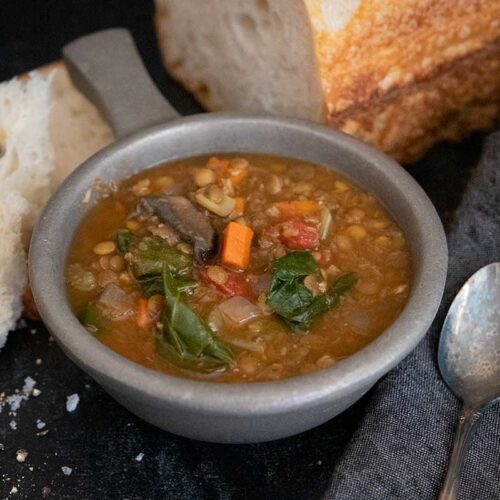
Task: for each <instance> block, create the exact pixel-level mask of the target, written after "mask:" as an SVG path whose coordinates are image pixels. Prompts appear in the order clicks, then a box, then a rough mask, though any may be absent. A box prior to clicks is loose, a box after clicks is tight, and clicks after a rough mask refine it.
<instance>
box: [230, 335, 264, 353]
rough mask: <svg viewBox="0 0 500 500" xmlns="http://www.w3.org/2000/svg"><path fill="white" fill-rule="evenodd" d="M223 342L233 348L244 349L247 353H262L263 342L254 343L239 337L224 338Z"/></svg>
mask: <svg viewBox="0 0 500 500" xmlns="http://www.w3.org/2000/svg"><path fill="white" fill-rule="evenodd" d="M224 342H226V343H227V344H229V345H232V346H235V347H241V348H242V349H246V350H247V351H252V352H264V344H263V342H256V341H252V340H248V339H242V338H240V337H230V336H227V337H225V338H224Z"/></svg>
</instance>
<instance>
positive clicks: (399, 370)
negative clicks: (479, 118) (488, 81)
mask: <svg viewBox="0 0 500 500" xmlns="http://www.w3.org/2000/svg"><path fill="white" fill-rule="evenodd" d="M449 188H450V189H453V179H450V184H449ZM447 237H448V245H449V256H450V261H449V269H448V272H449V274H448V279H447V284H446V290H445V294H444V299H443V302H442V304H441V308H440V310H439V313H438V315H437V317H436V320H435V321H434V324H433V326H432V327H431V329H430V331H429V332H428V334H427V336H426V337H425V339H424V340H423V341H422V342H421V344H420V345H419V346H418V347H417V349H416V350H415V351H414V352H413V353H412V354H411V355H410V356H409V357H408V358H407V359H405V360H404V361H403V362H402V363H400V364H399V365H398V366H397V367H396V368H395V369H394V370H392V371H391V372H390V373H389V374H388V375H387V376H386V377H385V378H384V379H383V380H382V381H381V382H379V383H378V384H377V386H376V387H375V388H374V389H373V390H372V392H371V395H370V396H369V398H370V399H369V401H368V402H367V404H366V406H365V413H364V416H363V417H362V419H361V421H360V424H359V426H358V428H357V429H356V431H355V433H354V435H353V436H352V438H351V440H350V442H349V444H348V445H347V447H346V448H345V451H344V453H343V455H342V457H341V459H340V460H339V461H338V462H337V465H336V467H335V471H334V474H333V477H332V481H331V486H330V489H329V492H328V493H327V498H332V499H335V500H352V499H355V500H363V499H370V500H371V499H400V498H401V499H418V500H420V499H422V500H424V499H434V498H436V496H437V494H438V491H439V487H440V485H441V482H442V481H443V478H444V473H445V469H446V466H447V461H448V455H449V451H450V446H451V442H452V438H453V433H454V428H455V423H456V419H457V416H458V411H459V402H458V401H457V400H456V399H455V397H454V396H453V395H452V393H451V392H450V391H449V390H448V389H447V387H446V386H445V385H444V383H443V382H442V380H441V378H440V376H439V372H438V368H437V362H436V353H437V345H438V340H439V333H440V328H441V325H442V322H443V319H444V316H445V315H446V312H447V310H448V308H449V306H450V305H451V302H452V301H453V298H454V296H455V295H456V293H457V292H458V291H459V289H460V287H461V286H462V284H463V283H464V282H465V281H466V280H467V278H468V277H469V276H471V275H472V274H473V273H474V272H475V271H477V270H478V269H479V268H481V267H482V266H484V265H486V264H489V263H490V262H495V261H499V260H500V132H496V133H495V134H492V135H491V136H490V137H489V138H488V140H487V141H486V145H485V149H484V153H483V156H482V159H481V161H480V163H479V165H478V167H477V169H476V171H475V173H474V175H473V178H472V179H471V180H470V181H469V184H468V186H467V189H466V191H465V194H464V197H463V198H462V201H461V203H460V205H459V207H458V209H457V210H456V213H455V217H454V221H453V223H452V224H451V225H450V227H449V230H448V234H447ZM499 307H500V304H499ZM459 498H460V499H462V500H465V499H471V500H489V499H492V500H495V499H500V404H498V405H496V406H493V407H490V408H489V409H488V410H486V412H485V413H484V416H483V418H482V420H481V422H480V423H479V426H478V429H477V432H476V434H475V438H474V441H473V444H472V446H471V449H470V451H469V454H468V456H467V460H466V464H465V470H464V474H463V476H462V481H461V488H460V496H459Z"/></svg>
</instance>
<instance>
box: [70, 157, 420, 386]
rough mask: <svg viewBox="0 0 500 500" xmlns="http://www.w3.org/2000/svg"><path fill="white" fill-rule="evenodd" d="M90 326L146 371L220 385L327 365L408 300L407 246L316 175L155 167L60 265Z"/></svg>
mask: <svg viewBox="0 0 500 500" xmlns="http://www.w3.org/2000/svg"><path fill="white" fill-rule="evenodd" d="M66 281H67V291H68V297H69V301H70V304H71V306H72V308H73V310H74V312H75V314H76V315H77V316H78V318H79V319H80V321H81V323H82V324H83V325H84V326H85V328H86V329H87V330H88V331H89V332H90V333H91V334H93V335H95V336H96V338H98V339H99V340H100V341H101V342H103V343H104V344H106V345H107V346H108V347H110V348H111V349H113V350H114V351H116V352H118V353H119V354H121V355H123V356H125V357H127V358H129V359H131V360H133V361H135V362H137V363H140V364H142V365H144V366H147V367H149V368H152V369H155V370H159V371H162V372H165V373H169V374H174V375H178V376H184V377H190V378H202V379H207V380H211V381H218V382H259V381H269V380H279V379H283V378H287V377H290V376H294V375H300V374H305V373H309V372H313V371H316V370H320V369H323V368H327V367H329V366H331V365H333V364H334V363H335V362H337V361H339V360H341V359H343V358H345V357H347V356H349V355H351V354H353V353H355V352H356V351H358V350H359V349H361V348H363V347H364V346H366V345H367V344H368V343H369V342H371V341H372V340H373V339H375V338H376V337H377V336H378V335H380V334H381V333H382V332H383V331H384V330H385V329H386V328H387V327H388V326H389V325H390V324H391V323H392V322H393V321H394V320H395V319H396V317H397V316H398V314H399V313H400V312H401V310H402V309H403V307H404V305H405V303H406V301H407V298H408V294H409V286H410V259H409V252H408V248H407V244H406V242H405V239H404V236H403V234H402V232H401V230H400V229H399V227H398V226H397V225H396V223H395V221H394V220H393V219H392V217H391V216H390V215H389V214H388V213H387V211H386V210H385V209H384V208H383V206H382V205H381V204H380V203H379V202H378V201H377V200H376V199H375V198H374V197H373V196H372V195H370V194H369V193H367V192H364V191H362V190H360V189H359V188H357V187H356V186H354V185H353V184H351V183H349V182H347V181H346V180H345V179H343V178H341V177H340V176H339V175H338V174H336V173H335V172H333V171H332V170H330V169H327V168H325V167H321V166H317V165H312V164H309V163H305V162H300V161H297V160H292V159H286V158H278V157H272V156H264V155H244V157H241V156H238V157H236V156H235V155H219V156H217V157H210V158H208V157H198V158H192V159H189V160H182V161H178V162H175V163H169V164H165V165H161V166H158V167H155V168H152V169H149V170H146V171H143V172H141V173H139V174H137V175H135V176H133V177H131V178H129V179H126V180H125V181H123V182H122V183H121V184H120V185H119V186H117V187H109V188H108V189H105V190H104V191H103V195H102V198H101V199H100V200H99V201H98V202H97V204H96V205H95V206H94V207H93V208H92V209H90V210H89V212H88V213H87V215H86V216H85V218H84V220H83V221H82V223H81V225H80V227H79V228H78V229H77V231H76V233H75V236H74V240H73V243H72V245H71V248H70V252H69V257H68V262H67V266H66Z"/></svg>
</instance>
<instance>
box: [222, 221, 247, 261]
mask: <svg viewBox="0 0 500 500" xmlns="http://www.w3.org/2000/svg"><path fill="white" fill-rule="evenodd" d="M252 238H253V231H252V230H251V229H250V228H249V227H248V226H244V225H243V224H238V223H237V222H230V223H229V224H228V225H227V227H226V230H225V231H224V241H223V244H222V263H223V264H225V265H226V266H228V267H232V268H235V269H246V268H247V267H248V264H249V263H250V248H251V246H252Z"/></svg>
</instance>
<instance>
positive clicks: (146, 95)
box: [62, 29, 179, 138]
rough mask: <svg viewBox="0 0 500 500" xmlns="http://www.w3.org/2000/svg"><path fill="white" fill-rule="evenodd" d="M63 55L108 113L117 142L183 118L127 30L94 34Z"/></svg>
mask: <svg viewBox="0 0 500 500" xmlns="http://www.w3.org/2000/svg"><path fill="white" fill-rule="evenodd" d="M62 52H63V58H64V62H65V63H66V67H67V68H68V71H69V74H70V76H71V79H72V81H73V83H74V84H75V86H76V87H77V88H78V90H80V91H81V92H82V93H83V94H84V95H85V96H86V97H88V98H89V99H90V100H91V101H92V102H93V103H94V104H95V105H96V106H97V108H98V109H99V110H100V111H101V112H102V113H103V115H104V116H105V117H106V119H107V120H108V121H109V123H110V124H111V126H112V128H113V130H114V132H115V135H116V137H117V138H121V137H124V136H126V135H129V134H131V133H133V132H137V131H139V130H141V129H144V128H147V127H151V126H153V125H158V124H160V123H164V122H166V121H169V120H173V119H175V118H178V117H179V114H178V113H177V111H176V110H175V109H174V108H173V107H172V106H171V105H170V104H169V103H168V101H167V100H166V99H165V98H164V97H163V95H162V94H161V93H160V91H159V90H158V88H157V87H156V85H155V84H154V83H153V81H152V80H151V78H150V77H149V75H148V73H147V71H146V68H145V67H144V64H143V63H142V60H141V57H140V55H139V53H138V52H137V48H136V46H135V43H134V40H133V39H132V36H131V35H130V33H129V32H128V31H127V30H125V29H108V30H104V31H98V32H96V33H92V34H90V35H87V36H84V37H82V38H78V39H77V40H75V41H73V42H71V43H69V44H68V45H66V46H65V47H64V48H63V51H62Z"/></svg>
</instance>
